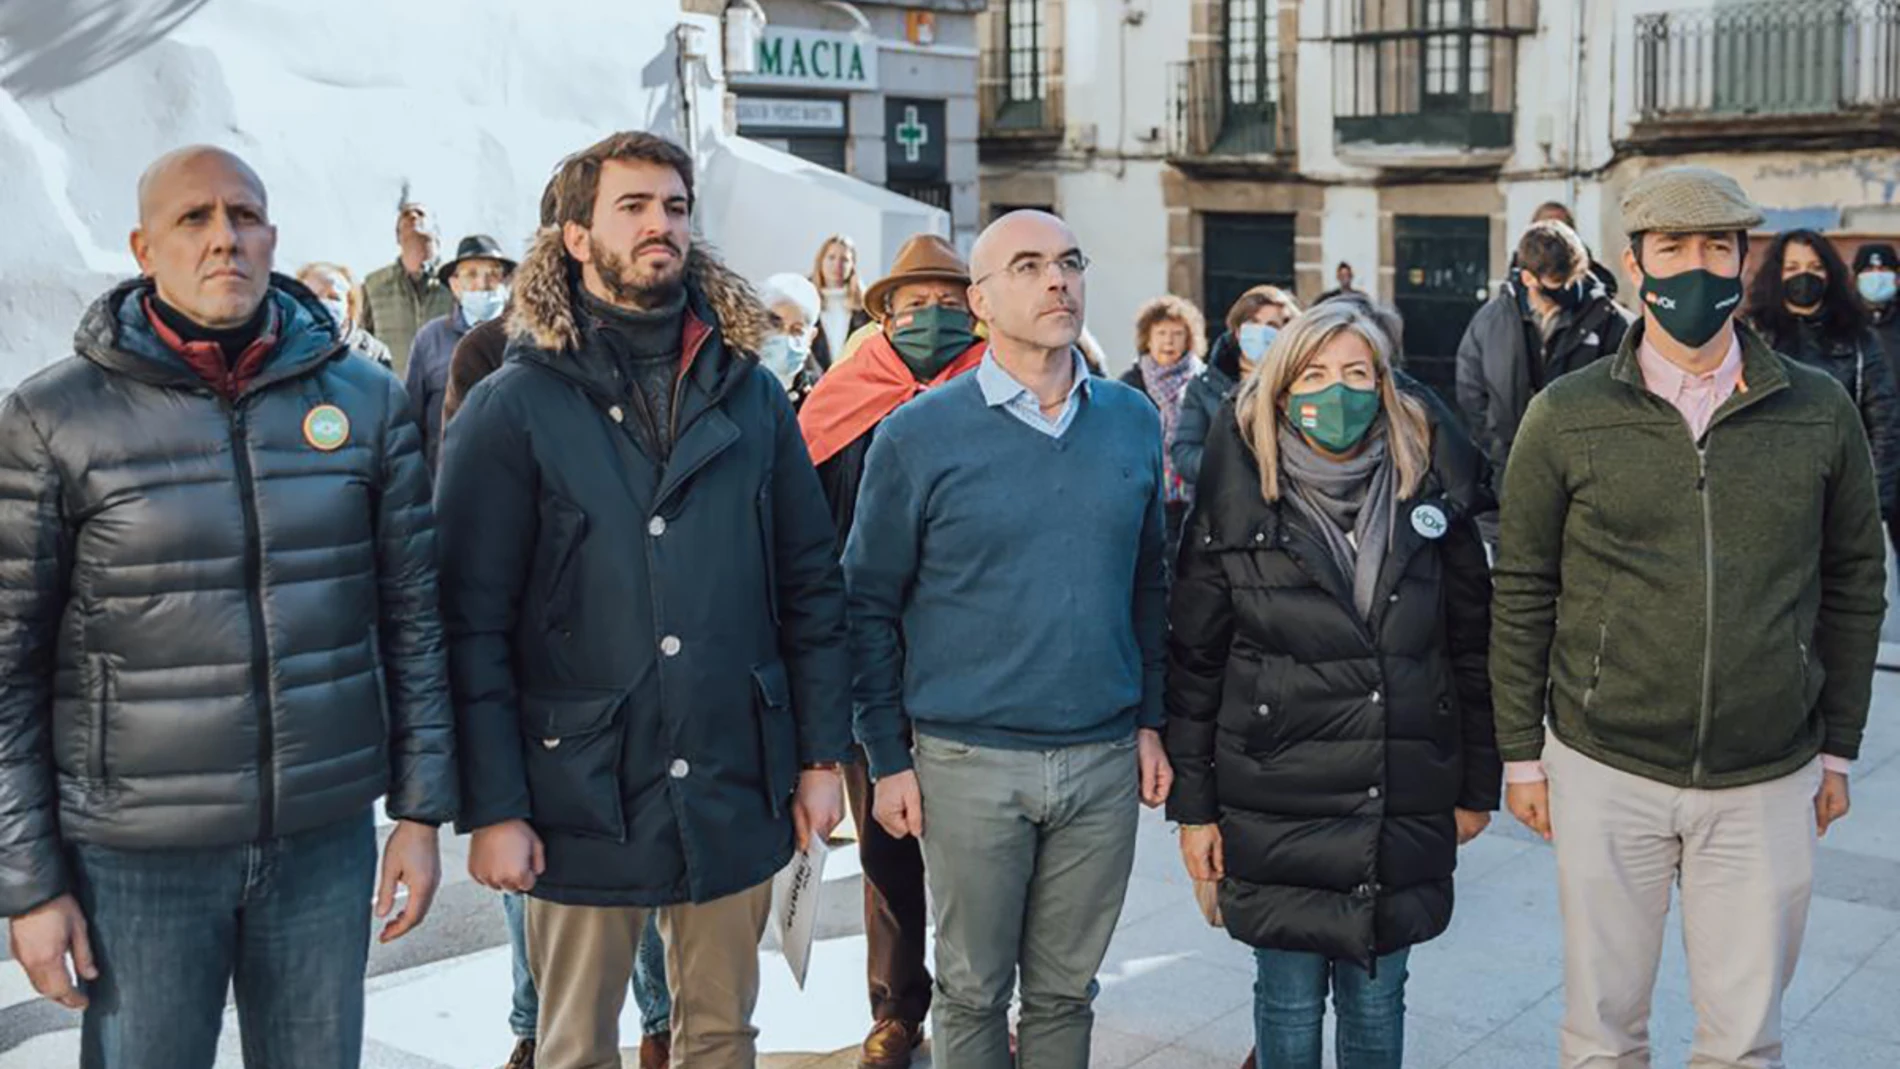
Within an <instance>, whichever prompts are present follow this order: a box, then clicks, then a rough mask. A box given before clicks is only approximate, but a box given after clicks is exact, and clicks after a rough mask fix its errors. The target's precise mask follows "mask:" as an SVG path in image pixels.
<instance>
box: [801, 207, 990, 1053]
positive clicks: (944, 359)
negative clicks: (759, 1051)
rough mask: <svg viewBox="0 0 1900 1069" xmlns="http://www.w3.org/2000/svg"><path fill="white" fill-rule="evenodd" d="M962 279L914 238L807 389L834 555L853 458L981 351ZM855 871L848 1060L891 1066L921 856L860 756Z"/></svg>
mask: <svg viewBox="0 0 1900 1069" xmlns="http://www.w3.org/2000/svg"><path fill="white" fill-rule="evenodd" d="M969 286H970V270H969V268H968V267H967V266H966V265H965V264H964V262H963V258H962V257H960V256H958V255H957V251H956V248H955V247H954V246H952V245H951V244H950V243H949V242H948V241H945V240H944V239H943V238H941V237H938V236H937V235H935V234H919V235H917V236H916V237H913V238H911V239H910V240H909V241H907V242H905V243H904V245H903V247H902V248H901V249H899V250H898V253H897V260H896V262H895V263H894V264H893V265H892V268H891V273H890V274H889V275H886V276H885V277H884V278H881V279H879V280H878V281H877V282H875V283H874V284H872V286H871V289H870V292H869V293H867V294H866V296H865V300H866V303H867V304H868V305H869V306H870V308H871V310H872V312H873V313H875V314H876V316H877V319H878V322H880V323H881V324H882V325H883V328H884V329H883V330H882V331H881V332H879V333H878V334H875V335H873V336H872V337H871V338H869V339H867V340H866V341H865V342H864V343H863V344H862V345H860V346H859V351H858V352H857V353H856V354H854V355H853V356H852V357H851V359H849V360H846V361H843V362H841V363H838V364H834V365H833V366H832V370H831V371H829V372H827V373H826V374H825V377H824V378H822V379H820V380H819V381H818V385H817V387H815V388H814V389H813V390H812V393H811V396H810V398H808V399H807V400H806V402H805V407H804V408H803V409H801V410H800V411H799V415H798V420H799V426H800V428H801V429H802V430H803V431H804V434H805V444H806V446H807V447H808V448H809V449H810V450H811V455H812V459H813V460H814V461H816V462H817V464H818V479H819V481H820V482H821V483H823V484H824V488H825V498H826V499H827V500H828V501H829V502H830V504H831V512H832V516H833V518H834V519H835V521H836V523H837V528H838V543H837V550H838V554H839V556H840V557H842V556H843V555H844V547H845V539H846V538H847V537H848V536H849V535H850V532H851V526H852V521H853V519H854V518H855V517H856V515H857V507H858V487H859V483H860V482H862V481H863V478H864V460H865V456H866V454H867V453H869V452H870V449H871V443H872V441H873V439H875V438H876V436H877V433H878V428H879V427H880V426H881V425H882V424H883V422H884V420H885V419H886V418H887V417H889V416H890V415H891V414H892V413H894V412H897V411H899V410H900V409H901V408H902V407H903V406H904V405H906V404H908V403H909V402H910V401H911V400H912V399H913V398H915V397H917V396H918V395H920V394H922V393H924V392H925V391H927V390H931V389H935V388H937V387H939V386H942V385H943V384H945V383H947V382H950V381H952V380H954V379H956V378H957V377H958V376H960V375H963V374H965V373H967V372H969V371H972V370H974V369H975V368H976V366H977V364H978V363H979V362H980V361H981V360H982V359H983V352H984V350H985V348H986V343H984V342H982V341H980V340H978V339H977V337H976V320H975V318H974V317H972V316H971V315H970V306H969V294H968V290H969ZM845 777H846V778H845V790H846V795H847V797H848V798H849V799H850V802H851V813H852V819H853V820H854V821H855V822H856V824H857V828H858V860H859V863H860V864H861V865H862V867H863V869H864V935H865V942H866V944H867V950H868V953H869V956H870V968H869V973H870V996H871V1017H872V1020H873V1022H874V1023H873V1025H872V1028H871V1033H870V1035H869V1036H867V1037H865V1040H864V1044H863V1046H862V1048H861V1049H860V1051H859V1064H860V1066H862V1067H863V1069H901V1067H903V1066H908V1065H909V1064H910V1061H911V1055H912V1053H913V1052H914V1051H916V1049H917V1047H918V1046H919V1045H920V1044H921V1043H922V1042H923V1036H924V1019H925V1018H926V1017H927V1016H928V1015H929V1013H930V998H931V982H932V981H931V975H930V969H929V967H928V966H927V965H926V964H925V963H924V957H925V951H926V949H927V946H928V944H927V942H926V940H927V936H928V924H929V914H928V907H927V905H926V902H925V896H924V855H923V850H922V849H921V848H920V847H919V846H918V843H917V840H916V839H914V838H910V837H906V836H894V835H892V834H891V833H890V832H889V831H887V830H885V828H884V826H883V825H882V824H879V823H878V822H877V819H876V818H875V817H874V816H873V814H872V811H871V807H872V788H871V779H870V774H869V765H868V763H867V762H866V760H865V759H864V756H863V754H862V753H860V754H858V756H857V759H856V760H854V761H853V762H852V763H851V764H850V766H848V767H847V768H846V770H845Z"/></svg>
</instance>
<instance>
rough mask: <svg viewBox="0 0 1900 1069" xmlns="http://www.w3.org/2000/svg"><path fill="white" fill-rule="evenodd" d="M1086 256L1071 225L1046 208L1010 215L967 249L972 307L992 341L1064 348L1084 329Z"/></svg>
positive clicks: (1048, 349)
mask: <svg viewBox="0 0 1900 1069" xmlns="http://www.w3.org/2000/svg"><path fill="white" fill-rule="evenodd" d="M1087 265H1088V260H1087V258H1086V257H1084V256H1083V255H1082V249H1081V247H1080V242H1078V241H1077V240H1076V237H1075V231H1073V230H1070V229H1069V224H1067V223H1065V222H1063V221H1062V220H1061V219H1058V218H1057V217H1055V216H1053V215H1051V214H1049V213H1048V212H1038V211H1020V212H1010V213H1009V214H1008V215H1005V216H1003V217H1002V218H1001V219H998V220H997V221H995V222H994V223H991V224H990V225H989V227H988V228H987V229H985V230H984V231H983V233H982V234H980V235H978V237H977V239H976V244H974V245H972V246H971V247H970V276H971V277H972V278H974V279H976V280H977V281H976V282H975V283H974V284H973V285H971V286H970V310H971V311H973V312H975V313H976V317H977V318H978V319H981V320H982V321H983V322H985V323H987V324H989V327H990V337H991V341H992V343H993V344H997V345H1002V346H1009V345H1014V346H1018V347H1020V348H1022V349H1024V350H1041V351H1043V352H1055V351H1058V350H1060V351H1062V352H1067V351H1068V350H1069V348H1070V347H1071V346H1073V345H1074V344H1075V340H1076V338H1077V337H1078V336H1079V335H1080V334H1081V331H1082V315H1083V309H1084V305H1085V297H1086V295H1087V289H1088V287H1087V284H1086V280H1085V279H1084V278H1083V270H1084V269H1085V268H1086V267H1087Z"/></svg>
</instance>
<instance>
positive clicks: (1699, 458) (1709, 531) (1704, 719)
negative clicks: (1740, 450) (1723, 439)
mask: <svg viewBox="0 0 1900 1069" xmlns="http://www.w3.org/2000/svg"><path fill="white" fill-rule="evenodd" d="M1695 462H1696V475H1695V493H1696V500H1697V501H1699V502H1700V503H1701V505H1702V591H1703V603H1702V714H1701V716H1699V717H1697V719H1696V727H1695V765H1694V767H1693V768H1692V769H1691V770H1690V772H1689V784H1690V786H1697V787H1699V786H1701V784H1702V774H1703V752H1702V751H1703V747H1704V746H1705V745H1706V744H1707V742H1708V737H1709V721H1710V720H1711V719H1712V718H1713V717H1714V715H1715V516H1714V514H1713V513H1712V512H1711V511H1710V510H1709V438H1708V435H1707V434H1706V433H1705V434H1704V435H1703V436H1702V439H1701V440H1700V441H1698V442H1697V443H1696V446H1695Z"/></svg>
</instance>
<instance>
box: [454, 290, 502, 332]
mask: <svg viewBox="0 0 1900 1069" xmlns="http://www.w3.org/2000/svg"><path fill="white" fill-rule="evenodd" d="M506 307H508V287H507V286H496V287H495V288H494V289H492V290H471V291H469V292H467V293H464V294H462V318H463V319H466V320H468V325H469V326H471V327H473V326H477V325H479V324H482V323H486V322H488V321H489V320H491V319H493V318H495V317H496V316H498V315H500V314H501V312H502V309H504V308H506Z"/></svg>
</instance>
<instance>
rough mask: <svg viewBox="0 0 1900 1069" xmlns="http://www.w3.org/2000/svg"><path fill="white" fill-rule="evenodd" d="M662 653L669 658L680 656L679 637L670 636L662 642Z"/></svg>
mask: <svg viewBox="0 0 1900 1069" xmlns="http://www.w3.org/2000/svg"><path fill="white" fill-rule="evenodd" d="M660 652H661V653H663V654H665V655H666V656H668V657H678V656H679V655H680V640H679V636H677V635H668V636H666V637H665V638H663V639H661V640H660Z"/></svg>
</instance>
